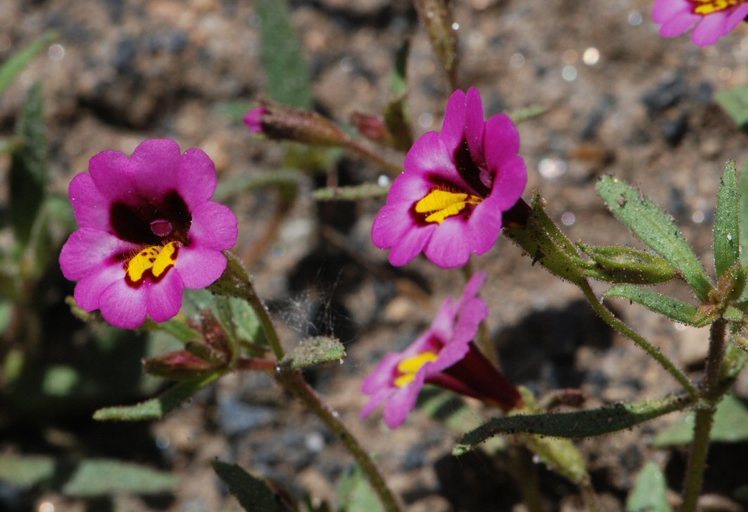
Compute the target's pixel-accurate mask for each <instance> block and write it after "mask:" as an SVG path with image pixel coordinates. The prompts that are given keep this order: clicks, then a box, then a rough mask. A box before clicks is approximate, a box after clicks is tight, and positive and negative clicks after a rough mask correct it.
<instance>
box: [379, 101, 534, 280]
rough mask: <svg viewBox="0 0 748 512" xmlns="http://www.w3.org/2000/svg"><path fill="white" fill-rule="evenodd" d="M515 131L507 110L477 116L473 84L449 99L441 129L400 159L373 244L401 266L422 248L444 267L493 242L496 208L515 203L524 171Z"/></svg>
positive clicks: (498, 217)
mask: <svg viewBox="0 0 748 512" xmlns="http://www.w3.org/2000/svg"><path fill="white" fill-rule="evenodd" d="M518 151H519V133H518V132H517V128H516V127H515V126H514V123H513V122H512V120H511V119H509V117H508V116H506V115H503V114H501V115H495V116H493V117H491V118H490V119H489V120H488V121H484V119H483V104H482V102H481V97H480V93H478V91H477V90H476V89H472V88H471V89H470V90H468V92H467V94H465V93H464V92H462V91H460V90H457V91H455V92H454V93H453V94H452V96H451V97H450V98H449V103H448V104H447V111H446V114H445V117H444V124H443V125H442V130H441V132H428V133H425V134H424V135H422V136H421V138H419V139H418V140H417V141H416V143H415V144H414V145H413V147H412V148H410V151H408V155H407V156H406V157H405V171H404V172H403V173H402V174H401V175H400V176H398V177H397V179H396V180H395V182H394V183H393V184H392V188H391V189H390V192H389V194H388V196H387V204H385V205H384V207H383V208H382V209H381V210H380V211H379V213H378V214H377V217H376V219H375V220H374V225H373V227H372V233H371V237H372V241H373V242H374V245H376V246H377V247H379V248H381V249H391V251H390V254H389V260H390V263H392V264H393V265H405V264H406V263H408V262H409V261H410V260H412V259H413V258H415V257H416V256H417V255H418V254H419V253H420V252H421V251H423V252H424V254H425V255H426V257H427V258H428V259H429V260H431V261H432V262H433V263H435V264H436V265H439V266H440V267H444V268H452V267H459V266H462V265H465V264H466V263H467V262H468V260H469V259H470V255H471V254H472V253H475V254H478V255H480V254H484V253H485V252H487V251H488V250H489V249H490V248H491V247H493V245H494V243H495V242H496V239H497V238H498V236H499V233H500V231H501V226H502V222H501V220H502V212H504V211H507V210H509V209H510V208H511V207H512V206H514V204H515V203H516V202H517V201H518V200H519V198H520V196H521V195H522V192H523V191H524V190H525V185H526V184H527V169H526V167H525V162H524V160H523V159H522V157H521V156H519V155H518Z"/></svg>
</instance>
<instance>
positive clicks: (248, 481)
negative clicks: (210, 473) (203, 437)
mask: <svg viewBox="0 0 748 512" xmlns="http://www.w3.org/2000/svg"><path fill="white" fill-rule="evenodd" d="M211 464H212V465H213V470H214V471H215V472H216V474H217V475H218V477H219V478H220V479H221V480H223V482H224V483H225V484H226V486H227V487H228V488H229V492H230V493H231V494H232V495H233V496H234V497H235V498H236V499H237V501H239V504H240V505H241V506H242V508H243V509H244V510H246V511H247V512H284V511H286V510H289V508H288V507H286V506H284V504H283V501H282V499H281V497H280V496H279V495H277V494H276V493H274V492H273V491H272V489H270V487H269V486H268V484H267V483H266V482H265V481H264V480H260V479H259V478H256V477H254V476H252V475H250V474H249V473H247V472H246V471H244V470H243V469H242V468H241V467H240V466H238V465H236V464H227V463H225V462H221V461H220V460H214V461H213V462H211Z"/></svg>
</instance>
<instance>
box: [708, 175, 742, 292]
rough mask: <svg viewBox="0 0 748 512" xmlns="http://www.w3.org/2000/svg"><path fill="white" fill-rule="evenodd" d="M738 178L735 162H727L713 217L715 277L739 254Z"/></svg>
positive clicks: (732, 263)
mask: <svg viewBox="0 0 748 512" xmlns="http://www.w3.org/2000/svg"><path fill="white" fill-rule="evenodd" d="M738 202H739V199H738V178H737V169H736V168H735V162H733V161H730V162H727V165H726V166H725V171H724V173H723V174H722V186H721V187H720V189H719V195H718V198H717V213H716V216H715V219H714V264H715V267H716V269H717V278H718V279H719V278H720V277H722V274H724V273H725V272H726V271H727V269H729V268H730V267H732V266H733V265H734V264H735V262H736V261H738V257H739V255H740V228H739V226H738Z"/></svg>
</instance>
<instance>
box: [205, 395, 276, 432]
mask: <svg viewBox="0 0 748 512" xmlns="http://www.w3.org/2000/svg"><path fill="white" fill-rule="evenodd" d="M275 415H276V411H275V409H272V408H270V407H264V406H259V405H251V404H247V403H244V402H241V401H239V400H237V399H236V398H224V399H220V400H219V402H218V422H219V423H220V425H221V430H223V432H225V433H226V434H228V435H236V434H242V433H244V432H247V431H250V430H256V429H258V428H260V427H264V426H265V425H269V424H270V423H272V422H273V420H274V419H275Z"/></svg>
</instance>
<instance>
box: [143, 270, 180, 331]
mask: <svg viewBox="0 0 748 512" xmlns="http://www.w3.org/2000/svg"><path fill="white" fill-rule="evenodd" d="M146 291H147V296H148V299H147V304H148V305H147V311H148V315H149V316H150V317H151V319H153V321H154V322H165V321H167V320H169V319H170V318H173V317H174V316H175V315H176V314H177V313H179V310H180V309H181V307H182V293H183V292H184V284H182V278H181V277H180V274H179V272H173V271H170V272H167V273H166V275H164V276H163V279H161V280H160V281H158V282H156V283H148V287H147V289H146Z"/></svg>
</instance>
